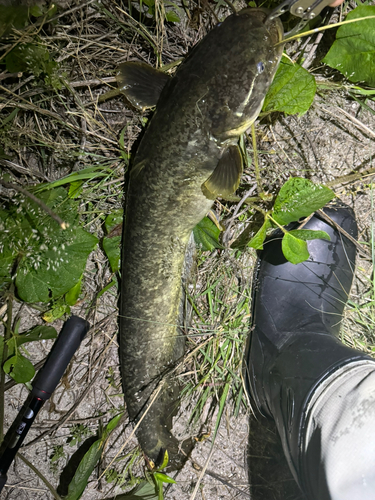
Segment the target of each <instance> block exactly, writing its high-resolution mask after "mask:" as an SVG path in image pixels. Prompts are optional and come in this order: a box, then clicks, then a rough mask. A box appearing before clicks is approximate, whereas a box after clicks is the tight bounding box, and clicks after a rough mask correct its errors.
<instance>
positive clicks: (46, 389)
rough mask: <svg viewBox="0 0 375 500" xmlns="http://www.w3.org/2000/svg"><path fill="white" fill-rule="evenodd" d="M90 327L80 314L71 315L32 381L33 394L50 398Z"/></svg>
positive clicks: (43, 398)
mask: <svg viewBox="0 0 375 500" xmlns="http://www.w3.org/2000/svg"><path fill="white" fill-rule="evenodd" d="M89 328H90V324H89V323H88V322H87V321H85V320H84V319H82V318H79V317H78V316H71V317H70V318H69V319H68V321H66V323H65V324H64V326H63V328H62V330H61V332H60V335H59V336H58V338H57V340H56V341H55V343H54V344H53V347H52V350H51V352H50V353H49V355H48V357H47V360H46V362H45V363H44V365H43V368H41V369H40V370H39V372H38V374H37V376H36V377H35V379H34V381H33V383H32V385H33V389H32V391H31V394H33V395H34V396H35V397H37V398H39V399H42V400H44V401H45V400H47V399H49V398H50V396H51V394H52V393H53V391H54V390H55V389H56V386H57V384H58V383H59V381H60V379H61V377H62V376H63V375H64V372H65V370H66V367H67V366H68V364H69V362H70V360H71V359H72V357H73V355H74V353H75V352H76V350H77V349H78V347H79V346H80V344H81V342H82V340H83V338H84V336H85V335H86V333H87V332H88V330H89Z"/></svg>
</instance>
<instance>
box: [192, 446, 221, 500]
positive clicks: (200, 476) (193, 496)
mask: <svg viewBox="0 0 375 500" xmlns="http://www.w3.org/2000/svg"><path fill="white" fill-rule="evenodd" d="M214 444H215V440H214V441H212V444H211V451H210V453H209V455H208V457H207V460H206V463H205V464H204V466H203V467H202V468H201V473H200V474H199V478H198V481H197V484H196V485H195V488H194V491H193V493H192V494H191V496H190V498H189V500H195V497H196V496H197V493H198V490H199V487H200V484H201V482H202V479H203V476H204V475H205V473H206V470H207V467H208V464H209V463H210V460H211V458H212V455H213V454H214V451H215V448H214Z"/></svg>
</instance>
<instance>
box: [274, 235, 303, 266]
mask: <svg viewBox="0 0 375 500" xmlns="http://www.w3.org/2000/svg"><path fill="white" fill-rule="evenodd" d="M281 248H282V251H283V254H284V256H285V258H286V259H288V260H289V262H291V263H292V264H299V263H300V262H304V261H305V260H307V259H308V258H309V255H310V254H309V252H308V250H307V243H306V241H303V240H300V239H299V238H296V237H294V236H293V235H291V234H290V233H286V234H285V235H284V238H283V240H282V243H281Z"/></svg>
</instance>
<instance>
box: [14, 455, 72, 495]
mask: <svg viewBox="0 0 375 500" xmlns="http://www.w3.org/2000/svg"><path fill="white" fill-rule="evenodd" d="M17 457H18V458H20V459H21V460H22V461H23V462H25V464H26V465H27V466H28V467H30V469H31V470H32V471H34V472H35V474H36V475H37V476H38V477H39V478H40V479H41V480H42V481H43V483H44V484H45V485H46V486H47V488H48V489H49V491H50V492H51V493H52V495H53V497H54V498H55V499H56V500H62V498H61V496H60V495H59V494H58V493H57V491H56V490H55V488H54V487H53V486H52V484H51V483H50V482H49V481H48V479H47V478H46V477H44V476H43V474H42V473H41V472H40V471H39V470H38V469H37V468H36V467H35V466H34V465H33V464H32V463H31V462H29V461H28V460H27V458H26V457H24V456H23V455H21V453H20V452H18V453H17Z"/></svg>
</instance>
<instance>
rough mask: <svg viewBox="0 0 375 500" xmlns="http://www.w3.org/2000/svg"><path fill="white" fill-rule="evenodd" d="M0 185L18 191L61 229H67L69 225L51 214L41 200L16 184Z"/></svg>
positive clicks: (0, 182) (3, 183)
mask: <svg viewBox="0 0 375 500" xmlns="http://www.w3.org/2000/svg"><path fill="white" fill-rule="evenodd" d="M0 184H1V185H2V186H4V187H6V188H7V189H14V190H15V191H18V192H19V193H22V194H24V195H25V196H27V197H28V198H30V200H32V201H33V202H34V203H36V204H37V205H38V206H39V207H40V208H41V209H43V210H44V211H45V212H46V213H47V214H48V215H49V216H50V217H52V219H53V220H55V221H56V222H57V223H58V224H59V226H60V227H61V229H67V228H68V227H69V224H68V223H67V222H64V221H63V220H62V219H61V217H59V216H58V215H57V214H55V212H53V211H52V210H51V209H50V208H49V207H48V206H47V205H46V204H45V203H44V202H43V201H42V200H40V199H39V198H37V197H36V196H35V195H33V194H32V193H30V192H29V191H27V189H24V188H23V187H21V186H18V185H17V184H10V183H9V182H5V181H3V180H0Z"/></svg>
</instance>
